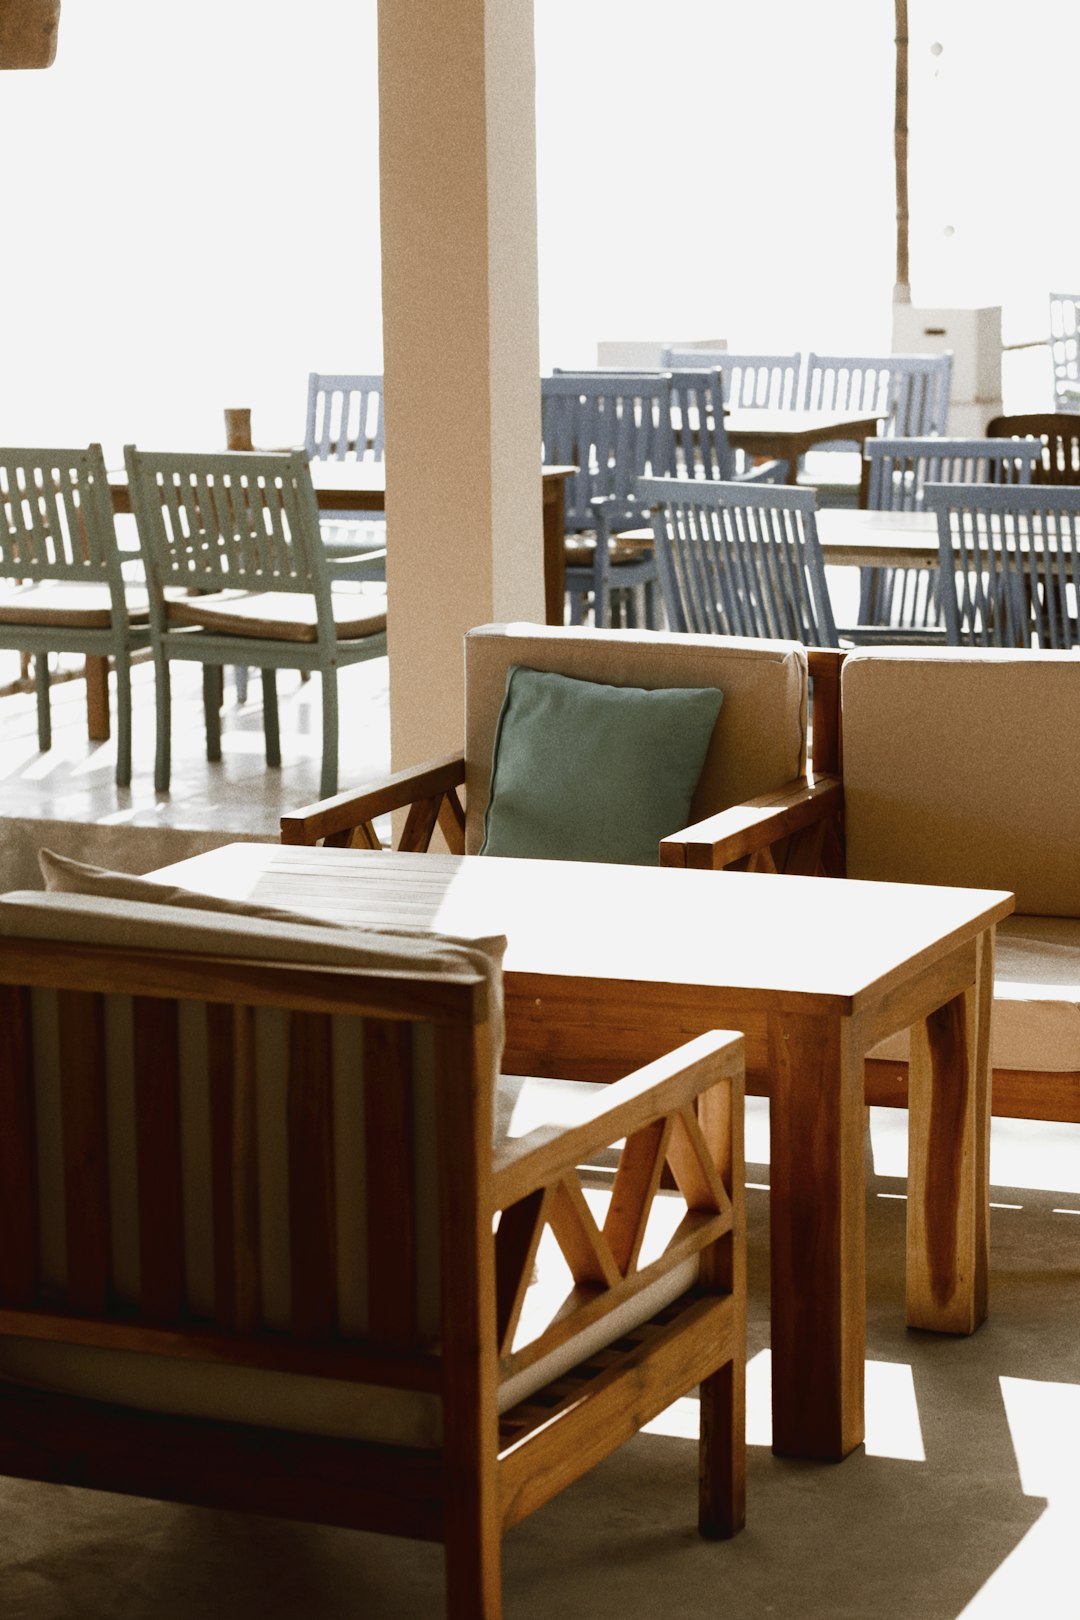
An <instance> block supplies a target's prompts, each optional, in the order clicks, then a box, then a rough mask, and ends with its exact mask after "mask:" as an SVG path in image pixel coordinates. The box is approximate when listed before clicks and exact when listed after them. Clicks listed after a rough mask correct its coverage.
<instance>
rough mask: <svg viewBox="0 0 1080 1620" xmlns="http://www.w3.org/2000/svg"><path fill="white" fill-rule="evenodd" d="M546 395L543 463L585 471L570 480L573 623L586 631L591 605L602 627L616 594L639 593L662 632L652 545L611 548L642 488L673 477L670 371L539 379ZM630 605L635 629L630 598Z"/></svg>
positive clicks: (651, 623) (634, 509) (569, 576)
mask: <svg viewBox="0 0 1080 1620" xmlns="http://www.w3.org/2000/svg"><path fill="white" fill-rule="evenodd" d="M540 390H541V412H542V416H541V424H542V436H543V447H542V453H543V458H544V460H545V461H546V462H548V463H551V464H553V465H554V464H562V465H564V466H575V467H577V469H578V470H577V472H576V473H575V474H573V475H572V476H571V477H569V478H568V479H567V480H566V534H567V540H568V545H567V567H566V588H567V591H568V593H569V595H570V608H571V612H570V616H571V620H572V622H573V623H575V624H579V623H581V622H582V620H583V618H584V616H585V610H586V607H587V604H588V603H589V602H590V601H591V602H592V606H593V616H594V619H595V622H596V624H597V625H599V626H604V625H606V624H607V623H608V620H609V616H610V607H611V603H610V596H611V594H612V593H613V592H627V593H630V592H632V591H633V590H634V589H635V588H636V587H639V586H640V587H643V588H644V593H645V620H646V623H647V624H648V626H649V627H650V628H655V622H656V615H655V600H654V596H655V585H656V563H655V559H654V558H653V555H652V548H651V546H650V547H646V548H644V549H643V548H642V547H640V546H637V545H635V546H631V547H628V548H626V547H620V546H619V544H618V543H615V544H613V545H609V543H608V542H609V538H610V536H612V535H614V534H615V533H616V532H617V530H618V529H619V528H620V527H621V528H629V527H631V526H632V525H633V523H634V521H635V518H636V515H637V505H636V495H635V485H636V483H637V480H638V479H639V478H641V477H643V476H646V475H653V476H657V475H660V474H663V473H673V472H674V471H675V438H674V434H673V431H672V426H671V392H670V390H671V379H670V377H669V376H668V374H667V373H666V372H650V373H637V372H615V373H603V372H598V371H593V372H558V373H556V374H555V375H554V376H551V377H544V378H542V379H541V384H540ZM601 500H602V501H603V502H604V506H603V516H602V517H600V518H599V519H598V509H597V504H596V503H598V502H600V501H601ZM605 521H606V522H607V524H608V528H607V529H605V528H604V522H605ZM627 601H628V602H629V604H630V606H629V607H628V609H627V616H628V619H629V620H630V622H633V620H634V618H635V617H636V614H635V610H634V609H633V606H632V601H633V598H632V596H628V597H627Z"/></svg>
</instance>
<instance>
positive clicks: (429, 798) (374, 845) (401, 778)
mask: <svg viewBox="0 0 1080 1620" xmlns="http://www.w3.org/2000/svg"><path fill="white" fill-rule="evenodd" d="M464 781H465V756H464V754H448V755H447V756H446V757H445V758H444V759H436V760H430V761H428V763H427V764H425V765H415V766H413V767H412V768H411V769H409V770H405V771H395V772H394V773H393V774H392V775H391V776H385V777H382V778H381V779H380V780H378V781H375V782H368V783H365V784H364V785H363V786H361V787H359V788H350V789H349V790H348V791H346V792H345V793H337V794H335V795H334V797H333V798H331V799H320V800H318V801H317V802H316V803H315V804H306V805H303V806H301V808H300V809H299V810H293V811H292V812H291V813H290V814H289V815H286V816H282V818H281V842H282V843H283V844H317V843H318V842H319V840H320V838H321V839H322V840H323V842H324V843H325V844H327V845H329V846H332V847H333V848H337V849H381V848H382V845H381V843H380V841H379V839H378V837H377V836H376V833H375V829H374V826H373V825H372V823H373V822H374V820H375V817H376V816H383V815H386V814H387V812H388V811H391V810H404V809H406V808H407V809H408V811H409V814H408V817H407V819H406V822H405V827H404V830H403V831H402V834H401V838H400V840H399V843H398V848H399V849H403V850H415V851H422V850H426V849H427V847H428V845H429V844H430V842H431V835H432V833H433V832H434V831H435V828H436V826H439V827H441V828H442V832H443V836H444V838H445V839H446V842H447V844H448V845H449V847H450V850H451V852H452V853H453V854H455V855H462V854H464V852H465V811H464V809H463V807H462V803H461V799H460V798H459V796H458V793H457V789H458V788H459V787H461V786H462V785H463V784H464Z"/></svg>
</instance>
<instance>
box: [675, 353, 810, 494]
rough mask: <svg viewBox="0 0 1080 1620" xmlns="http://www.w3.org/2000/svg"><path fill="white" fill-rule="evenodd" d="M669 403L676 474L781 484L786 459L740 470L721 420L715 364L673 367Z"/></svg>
mask: <svg viewBox="0 0 1080 1620" xmlns="http://www.w3.org/2000/svg"><path fill="white" fill-rule="evenodd" d="M671 405H672V425H673V430H674V433H675V471H676V475H677V476H678V477H680V478H719V479H727V480H732V479H734V480H736V481H741V480H743V479H746V480H753V481H754V482H758V483H764V484H782V483H783V482H784V481H785V479H786V478H787V468H788V464H787V462H786V461H763V462H761V463H760V465H759V466H756V467H754V466H751V467H749V468H748V469H747V470H746V471H745V472H740V470H739V464H738V457H737V455H736V453H735V451H734V450H733V449H732V447H731V442H730V440H729V439H728V435H727V427H726V426H725V423H724V394H723V372H722V371H721V370H720V369H719V367H709V368H708V369H706V370H704V371H695V370H693V369H692V368H691V367H681V368H680V369H679V370H678V371H673V372H672V373H671Z"/></svg>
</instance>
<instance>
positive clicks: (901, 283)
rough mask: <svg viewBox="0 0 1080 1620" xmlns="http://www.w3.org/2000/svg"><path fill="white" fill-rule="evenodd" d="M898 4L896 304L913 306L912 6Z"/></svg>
mask: <svg viewBox="0 0 1080 1620" xmlns="http://www.w3.org/2000/svg"><path fill="white" fill-rule="evenodd" d="M895 5H896V119H895V131H894V134H895V149H896V285H895V286H894V287H893V303H894V304H910V303H911V270H910V266H909V264H908V7H907V0H895Z"/></svg>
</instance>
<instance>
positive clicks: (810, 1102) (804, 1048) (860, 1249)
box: [769, 1014, 866, 1461]
mask: <svg viewBox="0 0 1080 1620" xmlns="http://www.w3.org/2000/svg"><path fill="white" fill-rule="evenodd" d="M769 1071H770V1105H769V1117H770V1122H771V1136H772V1163H771V1171H770V1179H771V1186H772V1192H771V1196H770V1206H769V1207H770V1214H769V1220H770V1263H771V1272H772V1303H771V1314H772V1334H771V1337H772V1409H773V1450H774V1451H775V1452H776V1453H777V1454H778V1455H780V1456H786V1457H813V1458H817V1459H820V1460H821V1461H839V1460H840V1458H841V1457H846V1456H847V1454H848V1453H849V1452H850V1451H853V1450H854V1449H855V1447H856V1446H858V1445H860V1444H861V1442H862V1439H863V1358H864V1356H865V1350H866V1210H865V1204H864V1197H865V1170H864V1161H863V1152H864V1129H865V1119H864V1104H863V1076H862V1057H861V1053H859V1052H858V1051H857V1050H856V1043H855V1040H854V1037H853V1034H852V1029H851V1024H850V1021H849V1020H848V1019H845V1018H837V1017H832V1018H830V1017H827V1016H819V1017H815V1016H813V1015H810V1014H773V1015H772V1016H771V1017H770V1020H769Z"/></svg>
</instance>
